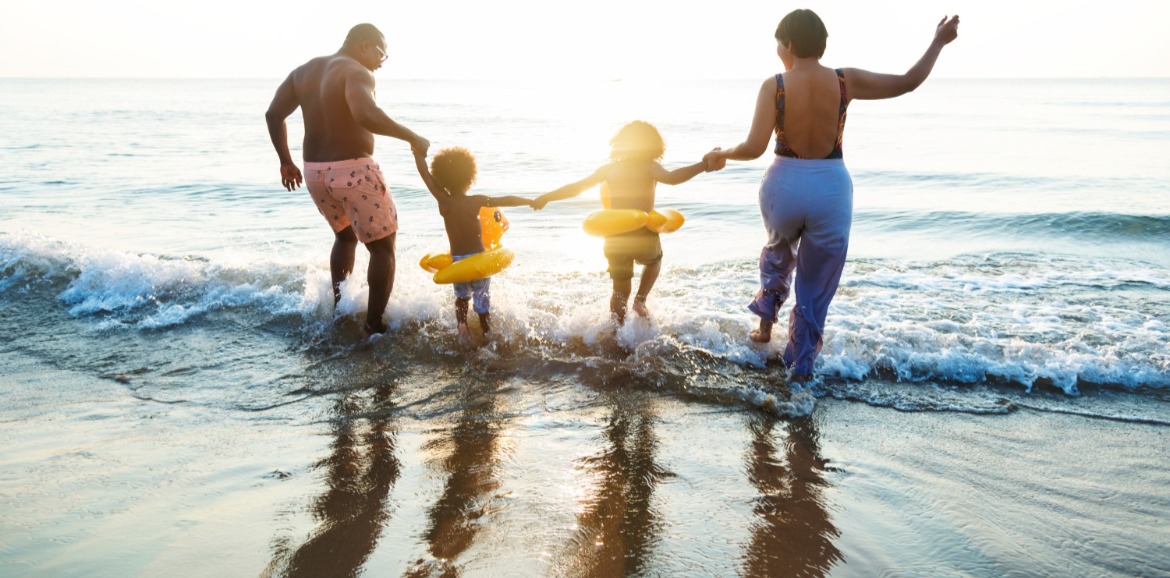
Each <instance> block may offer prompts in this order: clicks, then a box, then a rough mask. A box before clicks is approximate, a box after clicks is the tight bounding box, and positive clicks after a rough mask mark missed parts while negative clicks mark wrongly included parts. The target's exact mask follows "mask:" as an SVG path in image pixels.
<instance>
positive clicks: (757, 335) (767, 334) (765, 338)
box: [748, 319, 772, 343]
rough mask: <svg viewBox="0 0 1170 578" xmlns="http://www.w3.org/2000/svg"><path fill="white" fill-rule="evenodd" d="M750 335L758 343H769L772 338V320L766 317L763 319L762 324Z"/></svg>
mask: <svg viewBox="0 0 1170 578" xmlns="http://www.w3.org/2000/svg"><path fill="white" fill-rule="evenodd" d="M748 337H750V338H751V340H752V341H755V342H756V343H767V342H769V341H771V340H772V322H771V321H768V320H765V319H761V320H760V326H759V327H758V328H756V329H753V330H752V332H751V334H749V335H748Z"/></svg>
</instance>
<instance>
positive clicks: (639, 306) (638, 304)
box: [634, 295, 650, 317]
mask: <svg viewBox="0 0 1170 578" xmlns="http://www.w3.org/2000/svg"><path fill="white" fill-rule="evenodd" d="M634 313H637V314H638V316H639V317H649V316H650V310H649V309H647V308H646V298H645V297H643V296H641V295H638V296H636V297H634Z"/></svg>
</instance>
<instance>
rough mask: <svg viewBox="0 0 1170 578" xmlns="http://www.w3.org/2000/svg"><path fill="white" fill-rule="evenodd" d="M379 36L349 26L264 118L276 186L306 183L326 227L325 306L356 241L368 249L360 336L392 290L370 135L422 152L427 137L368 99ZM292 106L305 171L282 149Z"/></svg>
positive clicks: (392, 221) (302, 69)
mask: <svg viewBox="0 0 1170 578" xmlns="http://www.w3.org/2000/svg"><path fill="white" fill-rule="evenodd" d="M386 58H387V54H386V39H385V37H383V36H382V33H381V32H380V31H379V30H378V29H377V28H375V27H374V25H372V24H358V25H357V26H354V27H353V28H352V29H351V30H350V31H349V35H348V36H346V38H345V43H344V44H343V45H342V46H341V49H340V50H338V51H337V53H335V54H332V55H330V56H321V57H318V58H314V59H312V60H310V61H308V62H306V63H304V64H302V65H301V66H299V67H297V68H296V69H295V70H293V71H292V72H291V73H290V74H289V75H288V78H286V79H285V80H284V82H283V83H281V85H280V87H279V88H277V89H276V95H275V96H274V97H273V98H272V104H270V105H269V106H268V112H267V113H265V115H264V117H265V120H267V122H268V134H269V136H271V137H272V146H274V147H275V148H276V153H277V155H279V156H280V179H281V184H283V185H284V187H285V188H286V189H288V190H289V191H291V190H293V189H295V188H297V186H298V185H300V184H302V182H303V181H304V180H307V181H308V187H307V188H308V189H309V194H310V195H312V197H313V200H314V201H315V202H316V204H317V210H318V211H320V212H321V215H322V216H324V217H325V219H326V220H327V221H328V222H329V225H330V226H331V227H332V228H333V234H334V236H335V237H334V241H333V252H332V254H331V255H330V258H329V269H330V272H331V274H332V278H333V304H334V306H336V305H337V302H338V301H340V300H341V282H342V281H344V280H345V279H346V278H347V277H349V274H350V273H351V272H352V271H353V261H354V251H355V249H356V248H357V243H358V241H359V240H360V241H361V242H362V243H364V244H365V245H366V248H367V249H369V251H370V267H369V270H368V271H367V281H368V282H369V285H370V299H369V311H368V313H367V314H366V322H365V329H364V331H363V333H365V334H366V335H373V334H377V333H384V332H385V331H386V324H385V323H384V322H383V321H382V314H383V313H385V311H386V303H387V302H388V301H389V300H390V291H391V290H392V289H393V287H394V239H395V234H396V233H397V231H398V213H397V211H396V210H395V207H394V199H393V198H392V197H391V196H390V191H389V189H387V188H386V182H385V180H384V179H383V178H382V172H381V170H380V169H379V168H378V164H377V163H375V162H374V160H373V155H374V135H375V134H380V135H385V136H390V137H394V138H397V139H401V140H404V141H406V142H408V143H410V147H411V149H412V150H413V151H418V152H421V153H422V154H423V155H426V152H427V148H428V147H430V142H428V141H427V139H425V138H423V137H421V136H419V135H417V134H415V133H414V132H413V131H411V130H410V129H408V128H406V127H404V126H402V125H400V124H398V123H397V122H394V120H392V119H391V118H390V117H389V116H388V115H387V114H386V113H385V112H383V111H382V109H380V108H378V105H377V104H376V103H375V100H374V74H373V73H374V71H375V70H377V69H379V68H381V67H382V63H384V62H385V61H386ZM297 107H300V109H301V112H302V114H303V115H304V122H305V143H304V160H305V173H306V176H305V177H304V178H302V175H301V171H300V169H298V168H297V165H296V164H295V163H294V162H293V160H292V155H291V154H289V150H288V128H287V126H286V125H285V119H287V118H288V117H289V115H291V114H292V113H293V112H295V111H296V109H297Z"/></svg>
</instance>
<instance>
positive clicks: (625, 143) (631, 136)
mask: <svg viewBox="0 0 1170 578" xmlns="http://www.w3.org/2000/svg"><path fill="white" fill-rule="evenodd" d="M609 147H610V148H609V158H610V160H612V161H657V160H660V159H661V158H662V155H663V154H664V153H665V152H666V143H665V142H663V141H662V135H660V134H658V129H656V128H654V125H652V124H650V123H648V122H646V121H644V120H635V121H634V122H631V123H629V124H627V125H626V126H623V127H622V128H621V129H620V130H618V132H617V134H615V135H613V138H612V139H610V140H609Z"/></svg>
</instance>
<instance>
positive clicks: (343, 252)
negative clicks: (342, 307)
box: [329, 227, 358, 307]
mask: <svg viewBox="0 0 1170 578" xmlns="http://www.w3.org/2000/svg"><path fill="white" fill-rule="evenodd" d="M357 243H358V240H357V235H355V234H354V232H353V227H346V228H344V229H342V230H340V231H338V232H337V233H335V234H334V236H333V252H332V253H330V254H329V273H330V276H331V277H333V306H334V307H337V303H338V302H339V301H341V282H342V281H345V280H346V279H348V278H349V274H350V273H353V259H354V252H355V250H356V249H357Z"/></svg>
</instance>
